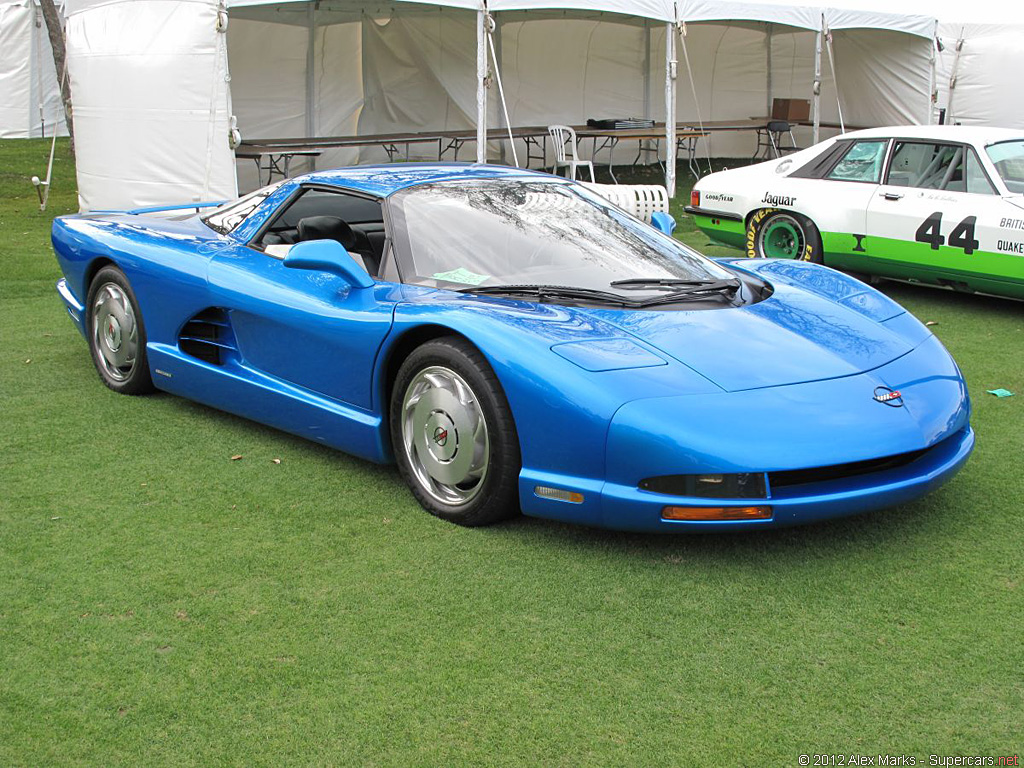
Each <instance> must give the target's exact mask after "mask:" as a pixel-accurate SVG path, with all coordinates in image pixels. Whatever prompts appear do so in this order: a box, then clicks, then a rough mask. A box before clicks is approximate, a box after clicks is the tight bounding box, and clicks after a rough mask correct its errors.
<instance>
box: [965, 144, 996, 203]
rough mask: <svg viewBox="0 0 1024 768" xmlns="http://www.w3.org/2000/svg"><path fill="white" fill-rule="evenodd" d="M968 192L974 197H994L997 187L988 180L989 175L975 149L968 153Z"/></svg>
mask: <svg viewBox="0 0 1024 768" xmlns="http://www.w3.org/2000/svg"><path fill="white" fill-rule="evenodd" d="M967 191H968V192H970V193H971V194H972V195H994V194H996V189H995V187H993V186H992V182H991V181H989V179H988V174H986V173H985V169H984V168H983V167H982V165H981V160H979V159H978V154H977V152H975V151H974V150H973V149H971V150H968V152H967Z"/></svg>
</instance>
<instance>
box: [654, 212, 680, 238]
mask: <svg viewBox="0 0 1024 768" xmlns="http://www.w3.org/2000/svg"><path fill="white" fill-rule="evenodd" d="M651 226H652V227H654V228H655V229H656V230H658V231H659V232H664V233H665V234H666V235H671V234H672V233H673V232H675V231H676V220H675V219H673V218H672V216H671V214H668V213H665V212H663V211H655V212H654V213H652V214H651Z"/></svg>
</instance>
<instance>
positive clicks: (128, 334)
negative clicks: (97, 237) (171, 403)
mask: <svg viewBox="0 0 1024 768" xmlns="http://www.w3.org/2000/svg"><path fill="white" fill-rule="evenodd" d="M85 328H86V334H87V336H88V339H89V352H90V353H91V354H92V362H93V364H94V365H95V366H96V371H97V372H98V373H99V375H100V380H101V381H102V382H103V383H104V384H106V385H107V386H108V387H110V389H112V390H114V391H115V392H117V393H119V394H122V395H144V394H147V393H149V392H152V391H153V390H154V389H155V387H154V386H153V379H152V377H151V376H150V374H149V362H148V360H147V359H146V326H145V324H144V323H143V321H142V313H141V312H140V311H139V302H138V301H137V300H136V298H135V292H134V291H132V287H131V285H130V284H129V282H128V278H127V277H125V275H124V272H122V271H121V270H120V269H118V268H117V267H114V266H106V267H103V268H102V269H101V270H100V271H99V272H97V273H96V276H95V277H94V278H93V280H92V283H90V284H89V294H88V298H87V300H86V303H85Z"/></svg>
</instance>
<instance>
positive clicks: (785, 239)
mask: <svg viewBox="0 0 1024 768" xmlns="http://www.w3.org/2000/svg"><path fill="white" fill-rule="evenodd" d="M746 242H747V256H748V257H749V258H752V259H795V260H798V261H811V262H814V263H815V264H821V263H822V254H821V234H820V233H819V232H818V228H817V227H816V226H814V222H812V221H811V220H810V219H808V218H807V217H806V216H801V215H800V214H799V213H793V212H792V211H780V210H778V209H777V208H761V209H760V210H757V211H754V213H753V215H751V217H750V219H749V220H748V221H747V238H746Z"/></svg>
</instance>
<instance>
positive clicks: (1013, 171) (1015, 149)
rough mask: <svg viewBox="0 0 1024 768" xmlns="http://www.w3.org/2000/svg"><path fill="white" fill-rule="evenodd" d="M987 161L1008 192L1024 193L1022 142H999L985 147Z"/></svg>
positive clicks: (1019, 140) (1023, 143) (1023, 149)
mask: <svg viewBox="0 0 1024 768" xmlns="http://www.w3.org/2000/svg"><path fill="white" fill-rule="evenodd" d="M985 152H986V153H987V154H988V157H989V160H991V161H992V163H993V165H995V167H996V172H997V173H998V174H999V176H1000V178H1002V180H1003V183H1004V184H1006V188H1007V189H1008V190H1010V192H1014V193H1016V194H1020V193H1022V192H1024V140H1021V139H1017V140H1014V141H1000V142H998V143H996V144H990V145H989V146H987V147H985Z"/></svg>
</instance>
